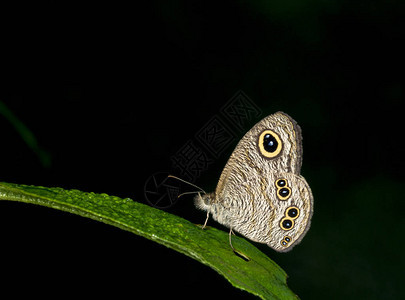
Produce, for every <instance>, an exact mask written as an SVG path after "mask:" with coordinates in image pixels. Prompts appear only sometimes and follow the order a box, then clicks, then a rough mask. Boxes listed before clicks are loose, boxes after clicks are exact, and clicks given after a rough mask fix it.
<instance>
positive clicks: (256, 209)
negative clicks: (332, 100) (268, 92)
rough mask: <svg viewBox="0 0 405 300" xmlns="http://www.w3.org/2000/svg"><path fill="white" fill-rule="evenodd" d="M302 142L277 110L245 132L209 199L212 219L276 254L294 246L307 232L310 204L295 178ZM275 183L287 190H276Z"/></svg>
mask: <svg viewBox="0 0 405 300" xmlns="http://www.w3.org/2000/svg"><path fill="white" fill-rule="evenodd" d="M301 141H302V137H301V129H300V127H299V126H298V125H297V123H296V122H295V121H294V120H293V119H292V118H291V117H290V116H288V115H287V114H285V113H282V112H278V113H275V114H273V115H270V116H268V117H266V118H264V119H263V120H261V121H260V122H259V123H257V124H256V125H255V126H254V127H253V128H252V129H251V130H249V132H247V133H246V134H245V136H244V137H243V138H242V139H241V140H240V142H239V143H238V145H237V146H236V148H235V150H234V152H233V153H232V155H231V157H230V158H229V160H228V162H227V164H226V166H225V168H224V170H223V172H222V174H221V177H220V179H219V182H218V185H217V188H216V190H215V193H214V196H213V197H211V198H212V199H211V203H210V206H211V209H210V210H211V212H212V214H213V217H214V219H216V220H217V221H218V222H219V223H221V224H223V225H225V226H228V227H231V228H233V229H234V230H236V231H238V232H240V233H241V234H243V235H244V236H246V237H248V238H250V239H252V240H254V241H257V242H261V243H266V244H268V245H269V246H270V247H272V248H273V249H275V250H277V251H288V250H290V249H291V248H292V247H293V246H294V245H296V244H297V243H298V242H299V241H300V240H301V239H302V237H303V236H304V235H305V233H306V231H307V230H308V228H309V224H310V219H311V216H312V206H313V198H312V193H311V190H310V188H309V186H308V184H307V183H306V181H305V179H304V178H303V177H302V176H300V175H299V173H300V170H301V164H302V143H301ZM278 180H284V181H285V184H286V186H285V187H284V186H277V185H276V182H277V181H278ZM280 182H281V183H283V182H282V181H279V183H280ZM283 193H284V194H283ZM282 194H283V195H282ZM288 213H290V214H293V213H296V214H297V216H293V217H291V216H289V215H288ZM286 214H287V215H286Z"/></svg>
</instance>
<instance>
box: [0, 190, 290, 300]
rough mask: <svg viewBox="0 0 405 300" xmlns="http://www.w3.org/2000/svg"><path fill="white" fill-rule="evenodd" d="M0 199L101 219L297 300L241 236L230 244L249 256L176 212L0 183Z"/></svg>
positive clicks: (253, 287) (282, 276)
mask: <svg viewBox="0 0 405 300" xmlns="http://www.w3.org/2000/svg"><path fill="white" fill-rule="evenodd" d="M0 200H11V201H20V202H26V203H33V204H39V205H43V206H47V207H51V208H55V209H59V210H63V211H68V212H70V213H74V214H77V215H81V216H83V217H88V218H91V219H94V220H97V221H100V222H104V223H107V224H110V225H113V226H116V227H119V228H121V229H123V230H127V231H130V232H133V233H135V234H138V235H141V236H143V237H146V238H148V239H150V240H153V241H156V242H158V243H160V244H163V245H165V246H167V247H169V248H171V249H174V250H176V251H179V252H181V253H183V254H185V255H188V256H190V257H191V258H194V259H196V260H198V261H199V262H201V263H203V264H205V265H208V266H210V267H211V268H213V269H214V270H215V271H217V272H218V273H219V274H221V275H222V276H224V277H225V278H226V279H227V280H228V281H229V282H230V283H231V284H232V285H234V286H235V287H238V288H240V289H242V290H245V291H248V292H250V293H252V294H254V295H257V296H259V297H261V298H263V299H297V298H298V297H297V296H296V295H295V294H294V293H293V292H292V291H291V290H290V289H289V288H288V287H287V284H286V279H287V275H286V273H285V272H284V271H283V270H282V269H281V268H280V267H279V266H278V265H277V264H276V263H274V262H273V261H272V260H271V259H269V258H268V257H267V256H266V255H265V254H263V253H262V252H260V251H259V250H258V249H256V248H255V247H254V246H253V245H252V244H250V243H249V242H247V241H246V240H245V239H243V238H241V237H238V236H233V238H232V243H233V246H234V247H235V248H236V249H237V250H238V251H240V252H242V253H244V254H245V255H247V256H248V257H249V258H250V261H245V260H243V259H242V258H240V257H239V256H237V255H235V254H234V253H233V251H232V249H231V247H230V245H229V243H228V233H226V232H223V231H221V230H217V229H215V228H209V229H206V230H202V229H201V228H200V227H198V226H196V225H194V224H192V223H190V222H189V221H187V220H184V219H182V218H180V217H178V216H175V215H172V214H169V213H167V212H164V211H161V210H158V209H155V208H152V207H149V206H147V205H144V204H141V203H138V202H135V201H133V200H131V199H129V198H126V199H122V198H119V197H115V196H109V195H107V194H95V193H86V192H81V191H78V190H64V189H62V188H46V187H40V186H26V185H19V184H10V183H0Z"/></svg>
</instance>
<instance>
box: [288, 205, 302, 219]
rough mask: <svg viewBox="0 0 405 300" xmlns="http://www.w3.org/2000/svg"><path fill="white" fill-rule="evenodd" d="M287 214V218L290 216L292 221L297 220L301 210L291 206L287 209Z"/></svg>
mask: <svg viewBox="0 0 405 300" xmlns="http://www.w3.org/2000/svg"><path fill="white" fill-rule="evenodd" d="M285 214H286V216H289V217H290V218H291V219H296V218H298V216H299V215H300V210H299V209H298V208H297V207H295V206H291V207H289V208H287V211H286V212H285Z"/></svg>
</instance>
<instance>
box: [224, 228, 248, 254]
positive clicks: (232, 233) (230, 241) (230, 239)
mask: <svg viewBox="0 0 405 300" xmlns="http://www.w3.org/2000/svg"><path fill="white" fill-rule="evenodd" d="M232 235H235V233H234V232H233V230H232V228H230V229H229V245H230V246H231V248H232V251H233V253H235V255H236V256H239V257H240V258H242V259H243V260H244V261H249V260H250V258H249V257H248V256H246V255H245V254H243V253H242V252H240V251H238V250H236V249H235V248H234V247H233V246H232Z"/></svg>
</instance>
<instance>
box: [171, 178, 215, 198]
mask: <svg viewBox="0 0 405 300" xmlns="http://www.w3.org/2000/svg"><path fill="white" fill-rule="evenodd" d="M167 177H168V178H169V177H171V178H174V179H177V180H180V181H181V182H184V183H187V184H188V185H191V186H193V187H195V188H197V189H199V190H200V191H201V192H203V193H204V194H207V193H206V192H205V191H204V190H203V189H202V188H200V187H199V186H196V185H195V184H192V183H191V182H188V181H186V180H184V179H181V178H179V177H176V176H173V175H168V176H167ZM196 193H199V192H185V193H182V194H180V195H179V196H177V197H178V198H179V197H180V196H182V195H186V194H196Z"/></svg>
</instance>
